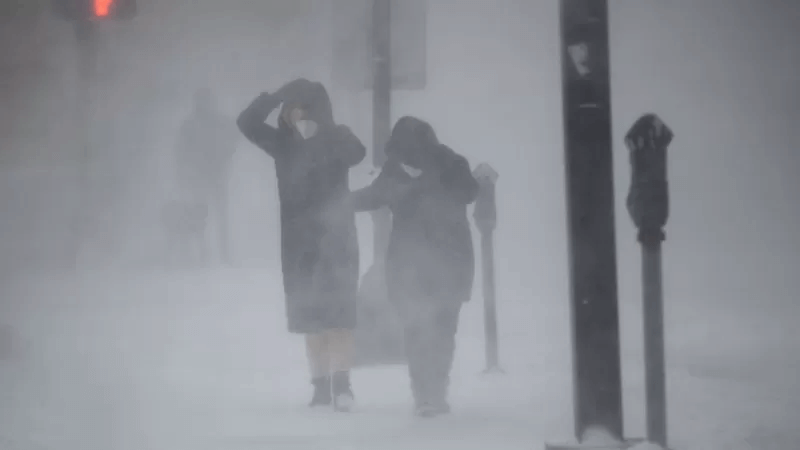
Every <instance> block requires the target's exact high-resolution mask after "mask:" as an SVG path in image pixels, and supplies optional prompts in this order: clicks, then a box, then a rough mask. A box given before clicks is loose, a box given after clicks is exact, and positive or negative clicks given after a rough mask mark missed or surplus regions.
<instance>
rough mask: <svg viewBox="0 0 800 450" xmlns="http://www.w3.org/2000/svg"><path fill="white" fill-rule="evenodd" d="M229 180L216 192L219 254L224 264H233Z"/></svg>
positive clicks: (222, 183) (224, 181)
mask: <svg viewBox="0 0 800 450" xmlns="http://www.w3.org/2000/svg"><path fill="white" fill-rule="evenodd" d="M228 200H229V199H228V180H227V179H224V180H221V181H220V182H219V186H218V187H217V190H216V205H215V208H214V209H216V211H215V212H216V216H217V217H216V219H217V220H216V226H217V236H218V239H219V241H218V242H219V254H220V259H221V260H222V263H223V264H231V263H232V260H231V248H230V244H231V242H230V239H231V236H230V228H229V227H230V217H229V213H230V209H229V207H230V205H229V203H228Z"/></svg>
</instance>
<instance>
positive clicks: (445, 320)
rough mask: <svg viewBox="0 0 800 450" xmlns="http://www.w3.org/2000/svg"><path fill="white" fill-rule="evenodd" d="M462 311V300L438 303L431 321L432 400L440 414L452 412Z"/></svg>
mask: <svg viewBox="0 0 800 450" xmlns="http://www.w3.org/2000/svg"><path fill="white" fill-rule="evenodd" d="M460 312H461V303H460V302H459V303H444V304H441V305H437V307H436V309H435V312H434V317H433V320H432V322H431V342H430V349H431V361H430V362H429V364H430V366H429V367H430V376H431V397H430V401H431V403H432V404H433V405H434V407H435V409H436V412H437V413H438V414H442V413H448V412H450V405H449V404H448V402H447V397H448V388H449V386H450V370H451V369H452V367H453V358H454V356H455V350H456V333H457V331H458V321H459V316H460Z"/></svg>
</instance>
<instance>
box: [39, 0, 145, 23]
mask: <svg viewBox="0 0 800 450" xmlns="http://www.w3.org/2000/svg"><path fill="white" fill-rule="evenodd" d="M51 5H52V7H53V12H54V13H55V15H56V16H58V17H60V18H62V19H65V20H69V21H78V20H126V19H130V18H132V17H134V16H135V15H136V0H51Z"/></svg>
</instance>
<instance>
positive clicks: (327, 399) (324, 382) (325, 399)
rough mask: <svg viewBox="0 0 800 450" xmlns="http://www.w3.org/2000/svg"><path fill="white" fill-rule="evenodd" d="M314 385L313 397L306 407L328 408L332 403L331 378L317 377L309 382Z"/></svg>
mask: <svg viewBox="0 0 800 450" xmlns="http://www.w3.org/2000/svg"><path fill="white" fill-rule="evenodd" d="M311 384H313V385H314V396H313V397H311V403H309V404H308V406H311V407H314V406H330V404H331V403H332V402H333V396H332V395H331V377H317V378H314V379H313V380H311Z"/></svg>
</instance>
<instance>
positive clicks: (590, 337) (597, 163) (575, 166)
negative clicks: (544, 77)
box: [561, 0, 623, 442]
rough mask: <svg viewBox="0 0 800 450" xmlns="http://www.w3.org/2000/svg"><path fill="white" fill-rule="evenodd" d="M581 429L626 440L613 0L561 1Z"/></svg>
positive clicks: (577, 427)
mask: <svg viewBox="0 0 800 450" xmlns="http://www.w3.org/2000/svg"><path fill="white" fill-rule="evenodd" d="M561 57H562V62H563V67H562V83H563V101H564V105H563V114H564V142H565V166H566V183H567V186H566V192H567V226H568V236H569V250H570V263H569V264H570V271H569V273H570V285H571V306H572V308H571V313H572V339H573V346H574V347H573V379H574V401H575V407H574V408H575V434H576V437H577V439H578V440H579V441H581V442H582V441H584V439H585V435H586V431H587V430H589V429H590V428H591V429H594V428H601V429H603V430H605V431H606V432H608V433H610V434H611V436H613V437H615V438H617V439H619V440H620V441H622V440H623V426H622V386H621V376H620V348H619V317H618V311H617V309H618V307H617V257H616V236H615V230H614V227H615V222H614V183H613V163H612V151H611V148H612V136H611V101H610V100H611V92H610V91H611V90H610V79H609V78H610V76H609V48H608V5H607V1H606V0H561Z"/></svg>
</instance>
